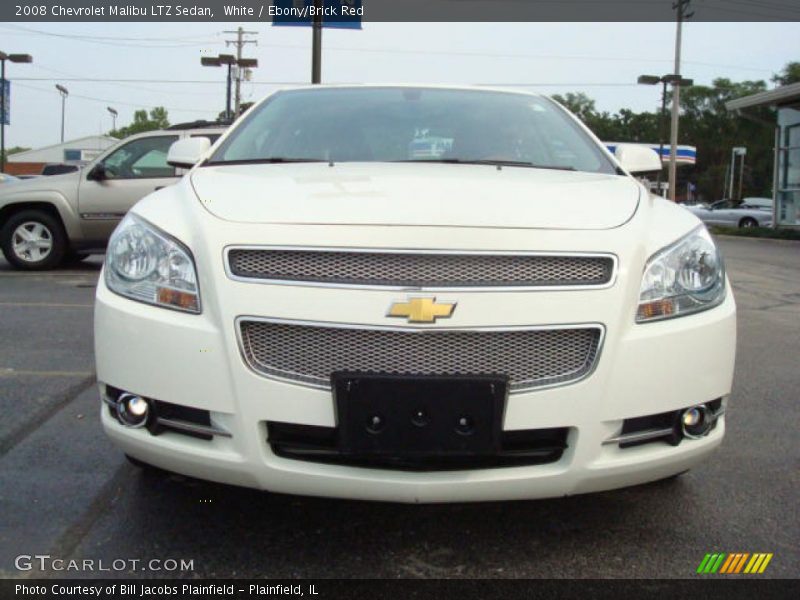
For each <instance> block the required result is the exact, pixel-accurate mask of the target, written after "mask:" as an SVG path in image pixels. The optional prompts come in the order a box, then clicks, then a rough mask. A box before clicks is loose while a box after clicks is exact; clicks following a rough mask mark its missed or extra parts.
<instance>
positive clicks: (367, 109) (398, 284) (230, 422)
mask: <svg viewBox="0 0 800 600" xmlns="http://www.w3.org/2000/svg"><path fill="white" fill-rule="evenodd" d="M169 156H170V161H171V162H172V163H173V164H176V165H180V166H190V165H192V164H194V163H195V162H196V161H199V162H197V164H196V166H194V168H193V169H192V170H191V171H190V172H189V173H188V174H187V175H186V176H185V177H184V178H183V179H182V180H181V182H180V183H178V184H177V185H175V186H171V187H169V188H165V189H163V190H160V191H157V192H155V193H154V194H151V195H150V196H148V197H146V198H145V199H144V200H142V201H141V202H139V203H138V204H137V205H136V206H135V207H134V208H133V210H132V211H131V212H130V213H129V214H128V215H127V216H126V217H125V219H124V220H123V221H122V223H121V224H120V225H119V227H118V228H117V230H116V231H115V232H114V234H113V236H112V239H111V241H110V244H109V248H108V253H107V256H106V261H105V265H104V268H103V274H102V276H101V278H100V283H99V285H98V289H97V304H96V313H95V340H96V341H95V343H96V356H97V376H98V381H99V386H100V391H101V394H102V397H103V410H102V422H103V425H104V427H105V430H106V432H107V433H108V435H109V436H111V438H112V439H113V440H114V441H115V442H116V444H117V445H118V446H119V447H120V448H121V449H122V450H123V451H124V452H125V453H126V454H127V455H128V456H129V457H131V458H133V459H134V460H135V461H136V462H138V463H139V464H142V463H144V464H146V465H153V466H156V467H160V468H162V469H166V470H169V471H174V472H178V473H182V474H185V475H189V476H193V477H198V478H202V479H207V480H212V481H218V482H224V483H229V484H236V485H242V486H249V487H253V488H259V489H264V490H270V491H274V492H285V493H293V494H306V495H315V496H332V497H345V498H361V499H372V500H386V501H400V502H449V501H478V500H501V499H521V498H541V497H551V496H562V495H570V494H579V493H585V492H593V491H599V490H607V489H612V488H618V487H622V486H627V485H634V484H639V483H644V482H648V481H653V480H657V479H662V478H666V477H670V476H673V475H675V474H678V473H681V472H683V471H685V470H687V469H689V468H691V467H693V466H695V465H698V463H701V462H703V461H704V460H706V459H707V458H708V457H709V454H710V453H711V452H712V451H713V450H714V449H715V448H716V447H717V446H719V444H720V442H721V441H722V437H723V434H724V427H725V418H724V416H723V415H724V411H725V407H726V404H727V401H728V396H729V394H730V389H731V380H732V375H733V364H734V353H735V338H736V308H735V304H734V299H733V296H732V294H731V289H730V285H729V283H728V281H727V278H726V276H725V271H724V266H723V262H722V259H721V257H720V255H719V252H718V250H717V248H716V247H715V245H714V242H713V241H712V239H711V238H710V237H709V235H708V233H707V231H706V230H705V228H704V227H703V225H702V224H701V223H700V221H698V219H697V218H696V217H695V216H693V215H692V214H691V213H689V212H688V211H686V210H683V209H682V208H681V207H679V206H676V205H674V204H672V203H670V202H667V201H665V200H663V199H660V198H657V197H654V196H652V195H650V194H649V193H648V191H647V189H646V188H645V187H644V186H643V185H642V184H641V183H640V182H639V181H637V180H636V179H634V177H633V176H632V175H631V173H636V172H645V171H653V170H658V169H659V168H660V163H659V160H658V157H657V156H656V155H655V153H654V152H652V151H651V150H644V149H641V148H639V147H636V146H630V145H628V146H626V145H621V146H620V147H618V148H617V150H616V155H615V156H612V155H611V154H609V153H608V152H607V151H606V150H605V148H604V147H603V146H602V144H601V143H600V142H599V141H598V140H597V138H595V137H594V136H593V135H592V134H591V133H590V132H589V131H588V130H587V129H586V128H585V127H584V126H583V125H581V123H580V122H579V121H578V120H577V119H575V118H574V117H573V116H572V115H571V114H569V113H568V112H567V111H566V110H565V109H563V108H562V107H561V106H559V105H558V104H556V103H555V102H553V101H551V100H549V99H547V98H544V97H541V96H538V95H533V94H528V93H519V92H508V91H502V90H488V89H471V88H444V87H412V86H341V87H336V86H334V87H314V88H297V89H288V90H282V91H278V92H276V93H274V94H272V95H270V96H269V97H267V98H266V99H264V100H262V101H261V102H260V103H259V104H257V105H256V106H254V107H253V108H252V109H250V111H248V112H247V113H246V114H245V115H244V116H243V118H241V119H240V120H239V121H238V122H237V123H236V124H235V125H234V126H233V128H232V129H231V130H229V131H228V132H227V133H226V134H225V135H224V136H223V137H222V138H221V139H220V140H219V141H218V142H217V143H216V144H215V145H214V146H213V147H212V148H209V142H208V141H207V140H206V139H205V138H194V139H189V140H182V141H180V142H177V143H176V144H174V145H173V146H172V148H171V149H170V153H169Z"/></svg>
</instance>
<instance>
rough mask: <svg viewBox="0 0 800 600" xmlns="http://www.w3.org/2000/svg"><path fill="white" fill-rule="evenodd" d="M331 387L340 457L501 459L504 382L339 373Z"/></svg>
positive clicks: (491, 378)
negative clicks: (346, 455) (497, 456)
mask: <svg viewBox="0 0 800 600" xmlns="http://www.w3.org/2000/svg"><path fill="white" fill-rule="evenodd" d="M332 384H333V394H334V405H335V407H336V417H337V427H338V445H339V451H340V452H341V453H343V454H350V455H360V456H376V455H377V456H394V457H398V458H404V457H420V456H442V457H457V456H487V455H492V454H497V453H498V452H499V451H500V435H501V431H502V423H503V413H504V410H505V400H506V394H507V391H508V379H507V378H505V377H502V376H497V375H464V376H438V375H430V376H428V375H426V376H417V375H413V376H412V375H386V374H372V373H351V372H337V373H334V374H333V376H332Z"/></svg>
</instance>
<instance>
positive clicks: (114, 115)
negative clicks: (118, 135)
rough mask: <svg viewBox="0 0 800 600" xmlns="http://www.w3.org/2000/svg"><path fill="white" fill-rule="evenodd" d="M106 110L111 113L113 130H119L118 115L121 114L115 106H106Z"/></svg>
mask: <svg viewBox="0 0 800 600" xmlns="http://www.w3.org/2000/svg"><path fill="white" fill-rule="evenodd" d="M106 110H107V111H108V112H109V113H110V114H111V123H112V125H111V131H116V130H117V115H118V114H119V113H118V112H117V110H116V109H115V108H111V107H110V106H106Z"/></svg>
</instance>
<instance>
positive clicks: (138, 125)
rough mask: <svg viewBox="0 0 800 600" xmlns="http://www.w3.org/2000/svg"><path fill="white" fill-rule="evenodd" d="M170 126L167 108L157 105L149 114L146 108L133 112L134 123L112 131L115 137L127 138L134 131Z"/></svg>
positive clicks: (139, 131)
mask: <svg viewBox="0 0 800 600" xmlns="http://www.w3.org/2000/svg"><path fill="white" fill-rule="evenodd" d="M167 127H169V118H168V116H167V109H166V108H164V107H163V106H156V107H155V108H153V109H152V110H151V111H150V114H149V115H148V114H147V111H146V110H137V111H136V112H135V113H133V123H131V124H130V125H128V126H127V127H120V128H119V129H115V130H113V131H112V132H111V135H112V136H114V137H115V138H119V139H122V138H125V137H128V136H129V135H133V134H134V133H142V132H145V131H153V130H155V129H166V128H167Z"/></svg>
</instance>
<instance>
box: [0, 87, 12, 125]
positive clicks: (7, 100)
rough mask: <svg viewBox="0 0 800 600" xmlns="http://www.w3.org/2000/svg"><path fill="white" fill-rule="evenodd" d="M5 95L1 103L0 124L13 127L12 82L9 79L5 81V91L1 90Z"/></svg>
mask: <svg viewBox="0 0 800 600" xmlns="http://www.w3.org/2000/svg"><path fill="white" fill-rule="evenodd" d="M0 93H1V94H3V99H2V102H0V111H2V112H0V123H2V124H3V125H11V82H10V81H9V80H8V79H4V80H3V89H2V90H0Z"/></svg>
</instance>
